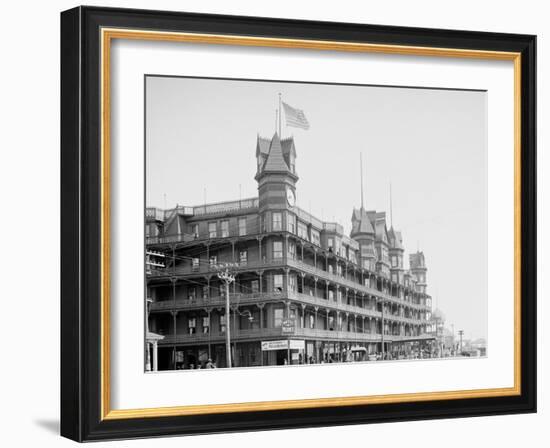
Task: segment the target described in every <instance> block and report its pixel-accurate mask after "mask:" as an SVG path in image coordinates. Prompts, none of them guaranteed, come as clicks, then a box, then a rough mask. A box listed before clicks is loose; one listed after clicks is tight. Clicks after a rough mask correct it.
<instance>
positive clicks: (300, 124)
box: [283, 102, 309, 130]
mask: <svg viewBox="0 0 550 448" xmlns="http://www.w3.org/2000/svg"><path fill="white" fill-rule="evenodd" d="M283 107H284V109H285V117H286V125H287V126H292V127H294V128H300V129H305V130H307V129H309V122H308V121H307V118H306V116H305V115H304V111H303V110H300V109H295V108H294V107H292V106H289V105H288V104H286V103H285V102H283Z"/></svg>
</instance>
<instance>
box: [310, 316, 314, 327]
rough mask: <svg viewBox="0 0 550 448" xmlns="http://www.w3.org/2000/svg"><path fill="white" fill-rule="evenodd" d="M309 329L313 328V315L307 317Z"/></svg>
mask: <svg viewBox="0 0 550 448" xmlns="http://www.w3.org/2000/svg"><path fill="white" fill-rule="evenodd" d="M309 328H315V316H314V315H313V314H310V315H309Z"/></svg>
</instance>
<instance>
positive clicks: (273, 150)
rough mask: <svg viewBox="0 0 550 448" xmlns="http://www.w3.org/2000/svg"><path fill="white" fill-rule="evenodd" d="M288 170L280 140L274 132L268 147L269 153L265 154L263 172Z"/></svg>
mask: <svg viewBox="0 0 550 448" xmlns="http://www.w3.org/2000/svg"><path fill="white" fill-rule="evenodd" d="M288 171H290V170H289V168H288V165H287V164H286V162H285V158H284V156H283V149H282V147H281V140H280V139H279V135H278V134H277V133H275V135H274V136H273V139H272V140H271V146H270V148H269V154H268V155H267V160H266V162H265V165H264V169H263V172H264V173H268V172H277V173H278V172H288Z"/></svg>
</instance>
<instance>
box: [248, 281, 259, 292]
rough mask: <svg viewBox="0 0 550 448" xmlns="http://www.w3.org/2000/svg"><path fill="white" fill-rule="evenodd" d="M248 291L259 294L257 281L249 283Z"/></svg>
mask: <svg viewBox="0 0 550 448" xmlns="http://www.w3.org/2000/svg"><path fill="white" fill-rule="evenodd" d="M250 290H251V291H252V293H257V292H260V282H259V281H258V280H252V281H251V282H250Z"/></svg>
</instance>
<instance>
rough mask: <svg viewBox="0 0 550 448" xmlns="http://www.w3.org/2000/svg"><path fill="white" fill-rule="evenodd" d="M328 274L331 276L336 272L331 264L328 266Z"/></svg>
mask: <svg viewBox="0 0 550 448" xmlns="http://www.w3.org/2000/svg"><path fill="white" fill-rule="evenodd" d="M328 272H329V274H332V273H333V272H334V268H333V267H332V265H331V264H329V265H328Z"/></svg>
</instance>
